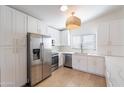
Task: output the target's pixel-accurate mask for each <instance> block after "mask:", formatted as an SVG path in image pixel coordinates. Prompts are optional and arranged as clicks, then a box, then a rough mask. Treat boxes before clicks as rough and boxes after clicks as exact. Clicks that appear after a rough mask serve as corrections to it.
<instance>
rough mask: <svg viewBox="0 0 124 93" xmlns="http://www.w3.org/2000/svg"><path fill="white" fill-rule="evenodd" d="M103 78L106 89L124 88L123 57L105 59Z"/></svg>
mask: <svg viewBox="0 0 124 93" xmlns="http://www.w3.org/2000/svg"><path fill="white" fill-rule="evenodd" d="M105 65H106V71H105V77H106V83H107V86H108V87H124V57H117V56H106V57H105Z"/></svg>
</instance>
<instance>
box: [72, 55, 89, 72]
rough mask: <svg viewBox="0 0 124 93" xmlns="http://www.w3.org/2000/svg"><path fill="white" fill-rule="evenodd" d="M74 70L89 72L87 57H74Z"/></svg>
mask: <svg viewBox="0 0 124 93" xmlns="http://www.w3.org/2000/svg"><path fill="white" fill-rule="evenodd" d="M72 68H73V69H77V70H80V71H86V72H87V56H82V55H72Z"/></svg>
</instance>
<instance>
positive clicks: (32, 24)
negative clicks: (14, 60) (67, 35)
mask: <svg viewBox="0 0 124 93" xmlns="http://www.w3.org/2000/svg"><path fill="white" fill-rule="evenodd" d="M28 32H31V33H36V34H41V35H49V33H48V31H47V24H46V23H45V22H43V21H41V20H38V19H36V18H34V17H31V16H28Z"/></svg>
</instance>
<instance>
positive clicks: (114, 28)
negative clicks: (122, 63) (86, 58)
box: [97, 19, 124, 56]
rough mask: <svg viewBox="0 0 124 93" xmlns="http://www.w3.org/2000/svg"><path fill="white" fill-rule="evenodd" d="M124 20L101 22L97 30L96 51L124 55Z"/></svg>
mask: <svg viewBox="0 0 124 93" xmlns="http://www.w3.org/2000/svg"><path fill="white" fill-rule="evenodd" d="M123 25H124V20H123V19H122V20H113V21H111V22H107V23H102V24H100V25H99V29H98V31H97V53H98V54H100V55H112V56H124V52H123V50H124V48H123V47H124V36H123V35H124V26H123Z"/></svg>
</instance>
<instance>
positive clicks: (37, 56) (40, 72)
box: [27, 33, 52, 86]
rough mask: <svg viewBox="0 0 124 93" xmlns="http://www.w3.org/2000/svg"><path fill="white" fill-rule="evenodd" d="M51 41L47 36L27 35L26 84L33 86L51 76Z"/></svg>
mask: <svg viewBox="0 0 124 93" xmlns="http://www.w3.org/2000/svg"><path fill="white" fill-rule="evenodd" d="M51 43H52V40H51V38H50V37H49V36H45V35H39V34H33V33H28V34H27V57H28V58H27V59H28V75H27V78H28V84H29V86H34V85H36V84H37V83H39V82H41V81H42V80H43V79H45V78H47V77H49V76H50V75H51V63H52V55H51V48H52V44H51Z"/></svg>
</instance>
